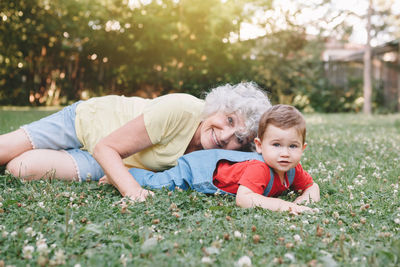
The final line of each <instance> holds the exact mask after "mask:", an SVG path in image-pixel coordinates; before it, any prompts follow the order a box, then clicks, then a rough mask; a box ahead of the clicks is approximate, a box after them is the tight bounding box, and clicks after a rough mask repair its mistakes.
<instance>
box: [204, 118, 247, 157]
mask: <svg viewBox="0 0 400 267" xmlns="http://www.w3.org/2000/svg"><path fill="white" fill-rule="evenodd" d="M244 128H245V124H244V120H243V119H242V118H241V117H240V116H238V115H237V114H235V113H231V114H226V113H223V112H217V113H214V114H213V115H211V116H209V117H208V118H207V119H205V120H204V121H203V122H202V124H201V125H200V142H201V146H202V147H203V149H213V148H223V149H230V150H237V149H240V148H242V146H244V145H246V144H247V143H248V140H247V138H245V139H242V138H240V137H238V136H237V133H239V132H240V130H241V129H244Z"/></svg>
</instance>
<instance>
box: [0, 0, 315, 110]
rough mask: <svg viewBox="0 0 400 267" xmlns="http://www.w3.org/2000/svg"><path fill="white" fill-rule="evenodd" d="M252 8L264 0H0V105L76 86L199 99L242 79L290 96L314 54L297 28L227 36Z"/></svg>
mask: <svg viewBox="0 0 400 267" xmlns="http://www.w3.org/2000/svg"><path fill="white" fill-rule="evenodd" d="M250 4H251V5H250ZM260 9H262V10H268V9H271V1H243V0H229V1H220V0H203V1H195V0H181V1H172V0H170V1H167V0H164V1H127V0H63V1H57V0H56V1H48V0H31V1H26V0H16V1H1V3H0V104H3V105H4V104H7V105H9V104H13V105H27V104H32V105H51V104H59V103H61V104H66V103H67V102H69V101H72V100H76V99H79V98H80V97H82V93H83V92H86V94H84V96H95V95H102V94H125V95H133V94H139V95H143V96H149V97H152V96H154V95H158V94H163V93H167V92H171V91H178V92H188V93H191V94H194V95H200V94H201V92H203V91H204V90H207V89H209V88H211V87H214V86H216V85H218V84H223V83H237V82H240V81H243V80H253V81H256V82H257V83H259V84H260V85H261V86H263V87H264V88H266V89H267V90H268V91H269V92H271V93H272V95H273V96H275V97H276V100H277V101H278V100H283V99H284V97H283V96H284V95H285V96H288V101H291V100H292V99H293V97H294V96H295V95H296V94H301V93H302V94H304V91H307V90H308V89H309V87H310V86H311V85H312V83H313V82H314V81H315V80H316V79H318V75H316V73H315V70H316V69H318V68H316V67H317V66H318V64H320V62H318V61H316V60H315V59H316V57H315V56H317V55H318V56H319V54H318V51H317V50H314V51H313V53H311V54H310V53H309V51H308V52H307V48H308V47H309V46H310V44H311V42H310V41H308V40H306V36H305V32H304V28H302V27H301V26H296V25H293V26H289V28H288V29H287V30H285V31H273V32H271V33H270V34H269V36H267V37H266V38H261V39H259V40H251V41H230V40H232V38H234V37H232V36H235V34H237V35H239V34H240V33H239V27H240V24H241V23H243V22H246V21H250V20H251V18H252V16H253V14H254V12H255V11H256V10H260ZM267 23H268V24H271V25H270V26H271V28H272V29H273V28H275V26H274V25H275V23H276V22H274V21H272V20H271V21H268V22H267ZM290 27H292V28H290ZM236 39H237V38H236ZM306 66H307V68H306ZM313 67H314V68H313ZM310 69H311V71H310ZM281 102H282V101H281ZM286 102H287V101H286Z"/></svg>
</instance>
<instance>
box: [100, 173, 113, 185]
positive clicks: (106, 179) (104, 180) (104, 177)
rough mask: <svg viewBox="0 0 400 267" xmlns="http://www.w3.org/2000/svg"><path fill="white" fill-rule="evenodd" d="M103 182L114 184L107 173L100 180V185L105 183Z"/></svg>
mask: <svg viewBox="0 0 400 267" xmlns="http://www.w3.org/2000/svg"><path fill="white" fill-rule="evenodd" d="M103 184H110V185H112V183H111V181H110V180H108V178H107V175H104V176H103V177H101V178H100V180H99V185H103Z"/></svg>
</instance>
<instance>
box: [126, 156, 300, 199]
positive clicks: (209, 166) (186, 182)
mask: <svg viewBox="0 0 400 267" xmlns="http://www.w3.org/2000/svg"><path fill="white" fill-rule="evenodd" d="M220 160H227V161H230V162H242V161H246V160H259V161H262V162H264V159H263V157H262V156H261V155H260V154H258V153H255V152H242V151H235V150H224V149H207V150H199V151H195V152H192V153H189V154H186V155H183V156H182V157H180V158H179V159H178V161H177V165H176V166H175V167H172V168H171V169H168V170H165V171H162V172H152V171H148V170H143V169H137V168H131V169H129V172H130V173H131V174H132V175H133V177H135V179H136V181H137V182H138V183H139V184H140V185H141V186H147V187H149V188H150V189H161V188H163V187H166V188H168V189H170V190H174V189H175V187H179V188H181V189H183V190H188V189H192V190H195V191H198V192H201V193H206V194H214V193H216V192H220V193H222V194H230V195H232V194H231V193H229V192H225V191H223V190H221V189H219V188H217V187H216V186H215V185H214V184H213V174H214V171H215V169H216V167H217V164H218V162H219V161H220ZM270 173H271V179H270V182H269V183H268V186H267V188H266V190H265V191H264V193H263V195H265V196H268V193H269V191H270V190H271V188H272V184H273V180H274V172H273V170H272V169H271V168H270ZM288 179H289V184H290V185H291V184H292V182H293V179H294V169H291V170H289V171H288Z"/></svg>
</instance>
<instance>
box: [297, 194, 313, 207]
mask: <svg viewBox="0 0 400 267" xmlns="http://www.w3.org/2000/svg"><path fill="white" fill-rule="evenodd" d="M293 203H295V204H303V205H307V204H309V203H310V197H309V196H308V195H307V196H305V195H301V196H299V197H298V198H296V199H295V200H294V201H293Z"/></svg>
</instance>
